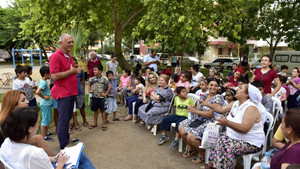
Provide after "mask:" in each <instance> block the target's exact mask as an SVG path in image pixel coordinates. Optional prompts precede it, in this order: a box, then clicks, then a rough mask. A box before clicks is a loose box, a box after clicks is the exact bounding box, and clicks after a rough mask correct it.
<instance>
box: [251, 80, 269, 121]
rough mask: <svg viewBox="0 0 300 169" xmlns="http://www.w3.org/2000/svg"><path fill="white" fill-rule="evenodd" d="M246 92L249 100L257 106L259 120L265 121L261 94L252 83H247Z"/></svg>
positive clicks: (264, 109)
mask: <svg viewBox="0 0 300 169" xmlns="http://www.w3.org/2000/svg"><path fill="white" fill-rule="evenodd" d="M248 93H249V97H250V100H251V101H252V102H253V103H254V104H255V105H256V106H257V108H258V111H259V112H260V116H261V120H262V122H263V123H264V122H265V121H266V112H267V110H266V108H265V107H264V105H262V104H261V100H262V95H261V92H260V91H259V89H258V88H256V87H255V86H253V85H252V84H250V83H249V84H248Z"/></svg>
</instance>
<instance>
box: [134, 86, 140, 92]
mask: <svg viewBox="0 0 300 169" xmlns="http://www.w3.org/2000/svg"><path fill="white" fill-rule="evenodd" d="M139 90H140V87H138V86H137V87H136V88H135V89H134V90H133V93H137V94H138V91H139Z"/></svg>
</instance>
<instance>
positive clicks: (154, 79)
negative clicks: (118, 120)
mask: <svg viewBox="0 0 300 169" xmlns="http://www.w3.org/2000/svg"><path fill="white" fill-rule="evenodd" d="M157 86H158V75H157V74H156V73H155V72H149V73H148V75H147V78H146V86H145V88H144V90H143V95H142V98H138V99H137V100H136V101H135V106H134V107H133V101H132V102H130V101H129V100H128V102H127V103H126V105H127V106H128V115H127V116H126V117H125V118H124V121H128V120H131V119H132V109H133V108H134V113H135V114H137V113H138V110H139V108H140V106H141V105H143V104H146V103H147V102H148V99H149V98H150V94H151V93H152V92H153V91H154V90H155V89H156V88H157Z"/></svg>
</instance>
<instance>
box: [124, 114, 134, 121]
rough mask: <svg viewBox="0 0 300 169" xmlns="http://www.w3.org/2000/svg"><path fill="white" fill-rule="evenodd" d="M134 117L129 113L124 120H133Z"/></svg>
mask: <svg viewBox="0 0 300 169" xmlns="http://www.w3.org/2000/svg"><path fill="white" fill-rule="evenodd" d="M131 119H132V116H130V115H128V116H126V117H125V118H124V121H128V120H131Z"/></svg>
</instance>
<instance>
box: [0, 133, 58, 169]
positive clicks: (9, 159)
mask: <svg viewBox="0 0 300 169" xmlns="http://www.w3.org/2000/svg"><path fill="white" fill-rule="evenodd" d="M0 155H1V156H2V158H3V159H4V160H5V161H6V163H8V164H9V165H10V166H11V167H12V168H22V169H41V168H42V169H53V166H52V164H51V161H50V159H49V157H48V155H47V154H46V152H45V151H44V150H43V149H42V148H38V147H35V146H32V145H30V144H25V143H14V142H12V141H11V140H10V139H9V138H6V139H5V140H4V142H3V144H2V146H1V149H0Z"/></svg>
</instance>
